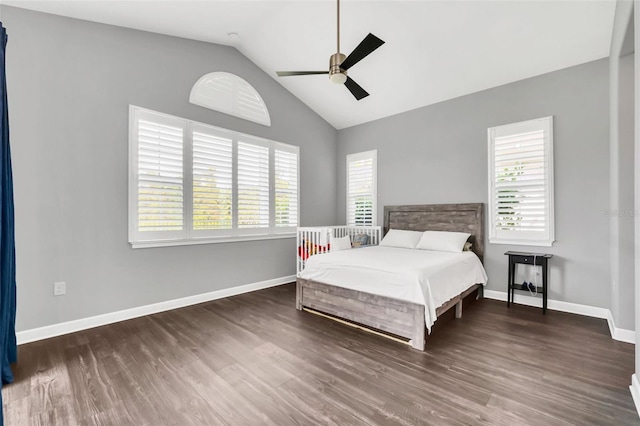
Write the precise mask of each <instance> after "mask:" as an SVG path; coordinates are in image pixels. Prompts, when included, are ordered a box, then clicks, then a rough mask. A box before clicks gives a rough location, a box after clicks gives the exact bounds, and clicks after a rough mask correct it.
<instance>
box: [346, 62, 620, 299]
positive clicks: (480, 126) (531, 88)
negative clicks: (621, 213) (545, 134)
mask: <svg viewBox="0 0 640 426" xmlns="http://www.w3.org/2000/svg"><path fill="white" fill-rule="evenodd" d="M433 84H437V82H433ZM549 115H553V116H554V156H555V158H554V160H555V169H554V171H555V220H556V228H555V231H556V240H557V241H556V242H555V243H554V245H553V247H551V248H546V247H544V248H540V247H526V246H512V245H496V244H487V248H486V254H485V267H486V269H487V273H488V275H489V284H488V289H491V290H499V291H506V281H507V258H506V256H504V252H505V251H507V250H532V251H545V252H550V253H553V254H555V255H556V256H555V257H554V258H553V260H552V261H551V276H550V280H551V288H550V292H549V297H550V298H551V299H555V300H561V301H566V302H573V303H579V304H584V305H590V306H599V307H606V308H608V307H609V302H610V284H609V278H610V277H609V246H608V241H609V219H608V218H607V217H606V214H605V212H606V210H607V209H608V208H609V144H608V139H609V133H608V132H609V118H608V117H609V87H608V62H607V60H606V59H605V60H599V61H595V62H591V63H587V64H583V65H579V66H576V67H572V68H568V69H564V70H561V71H557V72H553V73H550V74H545V75H541V76H538V77H534V78H530V79H527V80H523V81H519V82H516V83H512V84H508V85H505V86H500V87H496V88H493V89H489V90H486V91H482V92H479V93H475V94H471V95H468V96H464V97H460V98H456V99H452V100H449V101H446V102H442V103H439V104H435V105H431V106H427V107H424V108H420V109H416V110H413V111H409V112H406V113H403V114H399V115H396V116H393V117H388V118H385V119H381V120H378V121H375V122H371V123H367V124H363V125H360V126H356V127H352V128H348V129H344V130H340V131H339V132H338V157H337V158H338V198H337V200H338V215H339V216H340V219H341V221H342V222H344V218H345V156H346V155H347V154H350V153H354V152H359V151H365V150H370V149H377V150H378V206H379V211H378V217H379V220H378V221H379V223H381V221H382V207H383V206H385V205H396V204H422V203H424V204H429V203H465V202H483V203H487V199H488V194H487V192H488V189H487V128H489V127H492V126H497V125H501V124H507V123H515V122H518V121H522V120H528V119H533V118H539V117H545V116H549Z"/></svg>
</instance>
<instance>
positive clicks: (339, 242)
mask: <svg viewBox="0 0 640 426" xmlns="http://www.w3.org/2000/svg"><path fill="white" fill-rule="evenodd" d="M338 250H351V239H350V238H349V236H348V235H345V236H344V237H340V238H336V237H333V236H332V237H331V251H338Z"/></svg>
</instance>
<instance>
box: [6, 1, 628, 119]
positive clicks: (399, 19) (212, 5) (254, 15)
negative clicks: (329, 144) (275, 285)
mask: <svg viewBox="0 0 640 426" xmlns="http://www.w3.org/2000/svg"><path fill="white" fill-rule="evenodd" d="M3 3H4V4H9V5H12V6H17V7H22V8H28V9H33V10H38V11H43V12H48V13H53V14H58V15H64V16H69V17H74V18H80V19H86V20H90V21H96V22H101V23H106V24H112V25H118V26H122V27H129V28H135V29H140V30H145V31H152V32H156V33H162V34H168V35H173V36H179V37H185V38H191V39H195V40H201V41H207V42H213V43H218V44H226V45H232V46H235V47H236V48H237V49H238V50H239V51H240V52H242V53H243V54H244V55H246V56H247V57H248V58H249V59H251V60H252V61H253V62H255V63H256V64H257V65H258V66H259V67H261V68H262V69H263V70H264V71H265V72H266V73H268V74H269V75H271V76H273V78H274V79H276V80H277V81H278V82H279V83H280V84H282V85H283V86H284V87H285V88H286V89H287V90H289V91H290V92H291V93H293V94H294V95H295V96H297V97H298V98H300V99H301V100H302V101H303V102H304V103H306V104H307V105H308V106H309V107H311V108H312V109H313V110H315V111H316V112H317V113H318V114H319V115H321V116H322V117H324V118H325V119H326V120H327V121H328V122H329V123H331V124H332V125H333V126H334V127H336V128H337V129H342V128H345V127H350V126H354V125H357V124H361V123H365V122H368V121H372V120H376V119H379V118H382V117H387V116H390V115H394V114H398V113H401V112H404V111H408V110H411V109H415V108H419V107H421V106H425V105H429V104H433V103H436V102H440V101H443V100H446V99H451V98H454V97H457V96H461V95H465V94H468V93H473V92H477V91H480V90H484V89H488V88H491V87H495V86H499V85H502V84H506V83H510V82H513V81H517V80H521V79H524V78H528V77H532V76H535V75H540V74H543V73H547V72H551V71H554V70H558V69H562V68H566V67H570V66H573V65H577V64H581V63H584V62H588V61H592V60H596V59H600V58H603V57H606V56H608V55H609V46H610V42H611V32H612V28H613V16H614V12H615V7H616V6H615V5H616V3H615V1H614V0H606V1H597V0H596V1H591V0H590V1H578V0H566V1H561V0H556V1H521V0H509V1H481V0H470V1H400V0H389V1H364V0H342V2H341V4H342V18H341V50H342V53H345V54H348V53H349V52H351V50H352V49H353V48H354V47H355V46H356V45H357V44H358V43H359V42H360V40H361V39H362V38H363V37H364V36H365V35H367V34H368V33H369V32H371V33H373V34H375V35H376V36H378V37H379V38H381V39H382V40H384V41H385V42H386V43H385V44H384V45H383V46H382V47H380V48H379V49H378V50H376V51H375V52H374V53H372V54H371V55H370V56H369V57H367V58H366V59H364V60H363V61H362V62H360V63H358V64H356V65H355V66H354V67H353V68H351V69H350V70H349V75H350V77H352V78H353V79H354V80H356V81H357V82H358V83H359V84H360V85H361V86H362V87H363V88H364V89H365V90H367V91H368V92H369V93H370V94H371V95H370V96H369V97H367V98H365V99H363V100H361V101H356V100H355V99H354V98H353V97H352V96H351V94H350V93H349V92H348V91H347V90H346V88H344V87H342V86H341V85H336V84H332V83H330V82H329V80H328V78H327V76H326V75H315V76H305V77H286V78H278V77H276V75H275V71H280V70H285V71H287V70H325V69H328V66H329V56H330V55H331V54H333V53H335V52H336V3H335V1H332V0H320V1H311V0H295V1H269V0H259V1H245V0H235V1H188V0H187V1H115V0H114V1H104V0H103V1H100V0H99V1H79V0H77V1H55V0H53V1H21V0H17V1H16V0H5V1H3ZM229 33H236V34H238V37H237V38H231V37H229V36H228V34H229ZM211 71H216V70H211Z"/></svg>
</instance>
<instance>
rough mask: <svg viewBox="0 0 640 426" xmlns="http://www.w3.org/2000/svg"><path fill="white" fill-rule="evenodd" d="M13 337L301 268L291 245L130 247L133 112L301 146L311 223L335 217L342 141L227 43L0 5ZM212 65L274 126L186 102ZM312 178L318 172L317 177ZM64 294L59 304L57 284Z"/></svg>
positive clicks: (306, 216)
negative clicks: (240, 82)
mask: <svg viewBox="0 0 640 426" xmlns="http://www.w3.org/2000/svg"><path fill="white" fill-rule="evenodd" d="M1 12H2V20H3V23H4V25H5V26H6V28H7V31H8V34H9V43H8V47H7V78H8V90H9V111H10V113H9V115H10V126H11V144H12V150H13V171H14V179H15V206H16V248H17V282H18V313H17V329H18V331H21V330H25V329H31V328H34V327H39V326H44V325H50V324H54V323H58V322H62V321H69V320H73V319H78V318H83V317H88V316H92V315H98V314H103V313H108V312H113V311H117V310H121V309H126V308H131V307H136V306H141V305H146V304H151V303H155V302H160V301H165V300H170V299H175V298H180V297H185V296H189V295H195V294H200V293H205V292H209V291H213V290H218V289H223V288H228V287H232V286H237V285H242V284H248V283H253V282H258V281H263V280H268V279H273V278H278V277H284V276H288V275H292V274H295V263H294V262H295V240H294V239H291V238H289V239H281V240H269V241H259V242H241V243H240V242H238V243H230V244H209V245H198V246H183V247H166V248H154V249H137V250H133V249H131V247H130V245H129V244H128V242H127V220H128V219H127V217H128V216H127V191H128V187H127V161H128V157H127V155H128V154H127V149H128V107H129V104H134V105H138V106H142V107H145V108H150V109H153V110H157V111H162V112H165V113H168V114H173V115H177V116H179V117H185V118H189V119H192V120H196V121H201V122H204V123H209V124H212V125H217V126H222V127H226V128H230V129H234V130H238V131H242V132H246V133H249V134H253V135H257V136H262V137H266V138H271V139H274V140H277V141H281V142H285V143H289V144H294V145H298V146H300V147H301V148H300V153H301V171H302V174H301V184H302V189H301V203H302V211H301V220H302V224H303V225H319V224H328V223H334V222H335V221H336V214H335V212H336V203H335V188H336V181H335V179H336V178H335V175H336V172H335V158H336V138H337V133H336V131H335V129H334V128H333V127H331V126H330V125H329V124H328V123H326V122H325V121H323V120H322V119H321V118H320V117H319V116H317V115H316V114H315V113H314V112H312V111H311V110H310V109H309V108H308V107H307V106H305V105H304V104H303V103H302V102H300V101H299V100H298V99H296V98H295V97H293V95H291V94H290V93H289V92H287V91H286V90H284V89H283V88H282V87H281V86H280V85H279V84H278V83H277V82H276V81H274V79H273V78H271V77H270V76H268V75H266V74H265V73H263V72H262V71H261V70H260V69H259V68H258V67H256V66H255V65H254V64H253V63H252V62H250V61H249V60H248V59H247V58H246V57H244V56H243V55H241V54H240V53H239V52H238V51H237V50H236V49H234V48H231V47H225V46H219V45H213V44H208V43H201V42H196V41H190V40H185V39H179V38H174V37H168V36H161V35H157V34H152V33H146V32H141V31H135V30H129V29H123V28H119V27H113V26H107V25H101V24H95V23H90V22H86V21H80V20H74V19H68V18H62V17H56V16H53V15H47V14H41V13H36V12H31V11H26V10H22V9H17V8H11V7H6V6H3V7H2V9H1ZM211 71H228V72H232V73H235V74H237V75H239V76H240V77H242V78H244V79H245V80H247V81H248V82H250V83H251V84H252V85H253V86H254V87H255V88H256V89H257V90H258V92H260V94H261V95H262V97H263V99H264V100H265V102H266V104H267V106H268V108H269V112H270V114H271V120H272V126H271V127H270V128H267V127H264V126H261V125H259V124H254V123H250V122H247V121H244V120H242V119H237V118H234V117H231V116H227V115H225V114H221V113H217V112H214V111H211V110H207V109H204V108H201V107H198V106H194V105H190V104H189V103H188V98H189V92H190V90H191V87H192V86H193V84H194V83H195V82H196V81H197V80H198V78H200V77H201V76H202V75H204V74H206V73H209V72H211ZM315 176H322V179H317V178H315ZM54 281H65V282H66V283H67V294H66V295H65V296H61V297H55V298H54V297H53V282H54Z"/></svg>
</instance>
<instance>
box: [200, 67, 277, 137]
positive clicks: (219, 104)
mask: <svg viewBox="0 0 640 426" xmlns="http://www.w3.org/2000/svg"><path fill="white" fill-rule="evenodd" d="M189 102H191V103H192V104H194V105H199V106H202V107H205V108H209V109H212V110H215V111H220V112H224V113H225V114H230V115H233V116H235V117H240V118H244V119H245V120H250V121H254V122H256V123H260V124H264V125H265V126H271V118H270V117H269V110H268V109H267V105H265V103H264V101H263V100H262V97H261V96H260V93H258V91H257V90H256V89H254V88H253V86H252V85H251V84H249V83H248V82H247V81H246V80H244V79H243V78H240V77H238V76H237V75H235V74H231V73H228V72H212V73H209V74H206V75H204V76H202V77H201V78H200V79H199V80H198V81H197V82H196V84H194V85H193V88H192V89H191V94H190V95H189Z"/></svg>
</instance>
